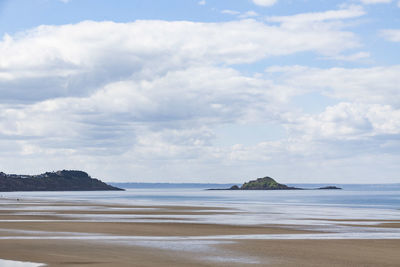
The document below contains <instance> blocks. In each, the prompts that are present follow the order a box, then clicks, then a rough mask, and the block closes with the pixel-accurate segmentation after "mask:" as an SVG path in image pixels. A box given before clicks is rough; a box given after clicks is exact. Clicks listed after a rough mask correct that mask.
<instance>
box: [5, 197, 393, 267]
mask: <svg viewBox="0 0 400 267" xmlns="http://www.w3.org/2000/svg"><path fill="white" fill-rule="evenodd" d="M237 212H238V211H236V210H232V209H227V208H223V207H221V208H216V207H193V206H132V205H130V206H129V205H111V204H109V205H108V204H104V205H103V204H96V203H89V202H85V203H82V202H70V203H68V202H57V201H49V200H43V201H39V200H35V201H30V200H21V199H20V200H16V199H9V198H8V199H1V200H0V258H1V259H6V260H15V261H28V262H36V263H42V264H44V266H398V264H399V263H400V254H399V253H398V251H399V250H400V239H397V238H393V239H392V238H386V239H378V238H374V239H350V238H345V239H341V238H331V239H329V238H327V239H325V238H324V235H326V234H327V233H326V232H324V231H321V228H315V229H312V227H311V228H310V227H308V228H307V229H304V227H302V226H301V225H299V226H297V227H293V225H290V226H289V225H285V224H281V225H278V224H271V225H268V224H265V223H264V224H260V225H240V224H236V225H235V224H225V223H224V222H223V221H221V222H218V223H215V224H212V223H204V222H201V221H200V222H198V223H195V222H194V221H193V216H194V217H196V216H199V215H202V216H218V215H226V214H235V213H237ZM318 220H322V219H318ZM327 222H328V220H327ZM346 222H347V223H348V222H352V223H353V224H351V225H350V226H348V227H354V228H357V229H365V228H368V227H374V228H375V227H380V228H381V229H383V230H385V229H391V228H394V229H396V228H398V225H399V223H400V222H399V221H393V220H391V221H387V220H383V221H382V222H376V221H374V225H363V224H362V225H357V222H360V221H357V220H354V221H351V220H349V219H344V220H337V221H335V223H337V224H338V225H343V224H346ZM330 223H332V221H331V222H330ZM321 234H322V236H321ZM328 234H329V233H328ZM313 237H315V238H313ZM287 238H288V239H287Z"/></svg>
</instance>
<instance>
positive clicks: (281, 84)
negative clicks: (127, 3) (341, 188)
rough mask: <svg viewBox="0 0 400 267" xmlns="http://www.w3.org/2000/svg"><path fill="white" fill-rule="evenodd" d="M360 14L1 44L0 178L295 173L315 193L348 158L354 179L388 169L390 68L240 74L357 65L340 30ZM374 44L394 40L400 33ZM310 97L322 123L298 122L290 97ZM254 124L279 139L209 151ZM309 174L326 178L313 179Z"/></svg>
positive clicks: (40, 35) (22, 36) (391, 148)
mask: <svg viewBox="0 0 400 267" xmlns="http://www.w3.org/2000/svg"><path fill="white" fill-rule="evenodd" d="M275 2H276V1H254V3H255V4H258V5H262V6H268V5H272V4H274V3H275ZM364 14H365V11H364V9H363V8H361V7H359V6H348V7H346V8H342V9H339V10H332V11H326V12H317V13H305V14H299V15H294V16H281V17H276V16H272V17H268V18H267V19H266V21H264V22H261V21H257V20H254V19H247V20H239V21H231V22H220V23H199V22H188V21H161V20H154V21H149V20H147V21H144V20H143V21H135V22H131V23H115V22H94V21H84V22H81V23H77V24H69V25H61V26H40V27H37V28H34V29H31V30H28V31H25V32H20V33H18V34H15V35H12V36H10V35H5V36H4V37H3V39H2V41H1V42H0V136H1V137H2V138H1V141H0V145H1V147H2V152H0V153H1V154H2V155H3V157H6V155H7V157H6V158H7V159H5V160H4V161H3V162H2V164H3V165H2V166H0V167H5V166H7V168H8V169H9V170H11V171H13V170H21V166H19V163H18V162H21V158H22V159H23V160H24V161H25V163H26V164H25V166H26V167H25V168H26V169H25V171H26V172H32V170H46V169H48V166H49V164H50V165H51V166H54V168H55V169H58V168H83V169H86V170H88V171H89V172H91V173H93V175H94V176H98V177H100V178H102V177H106V176H113V177H115V178H117V179H118V178H120V179H122V178H125V177H137V174H138V173H139V174H140V176H141V177H143V179H145V178H148V177H153V178H159V177H160V176H161V175H163V176H164V177H166V178H171V177H174V178H177V179H179V178H193V179H197V180H200V179H203V178H204V179H205V180H207V177H209V178H210V179H209V180H208V181H210V180H212V178H214V177H227V178H226V179H227V180H225V181H232V180H235V179H239V178H240V177H243V175H244V174H246V175H248V176H257V175H259V174H260V173H264V172H266V171H269V172H270V173H271V175H274V174H275V175H279V176H287V177H293V175H296V173H299V171H300V170H301V173H309V174H310V173H312V174H310V175H309V177H310V178H312V179H316V178H318V175H321V174H322V173H325V175H326V173H329V172H330V171H331V170H335V169H337V168H338V166H342V167H343V169H344V170H346V166H347V165H346V158H348V157H354V159H355V160H357V164H360V165H362V164H365V163H368V162H369V161H373V160H374V159H376V158H380V160H382V163H381V164H382V166H384V165H385V164H386V163H387V161H391V160H393V159H397V158H398V156H399V155H398V150H396V148H397V147H398V146H399V144H398V141H397V140H399V139H398V137H399V135H400V130H399V129H400V106H399V103H400V98H399V97H400V94H398V90H399V89H398V84H400V80H399V76H398V73H399V71H400V67H399V66H386V67H364V68H344V67H342V68H330V67H327V68H317V67H307V66H300V65H299V66H293V65H289V66H273V67H268V68H267V69H266V71H265V72H263V73H252V74H246V73H245V72H244V71H240V66H241V65H242V66H243V65H244V66H249V65H251V64H253V63H257V62H260V61H262V60H269V59H271V60H273V59H276V58H278V57H286V56H293V55H297V54H301V53H309V54H312V55H316V56H318V57H322V58H330V59H338V58H344V57H346V56H345V55H346V54H348V53H353V54H352V55H355V57H357V59H358V58H359V57H360V56H361V57H362V58H365V57H367V56H366V55H365V52H362V51H358V50H357V49H359V48H362V44H361V42H360V40H359V38H358V37H357V36H356V35H355V34H354V33H352V32H351V31H349V30H347V29H346V23H344V21H345V20H349V19H353V18H358V17H361V16H363V15H364ZM383 34H385V36H387V38H388V39H390V40H392V41H393V40H395V38H392V37H393V36H395V34H396V32H392V31H389V32H388V31H385V32H384V33H383ZM389 36H392V37H389ZM362 53H364V54H362ZM357 55H358V56H357ZM238 66H239V67H238ZM313 93H317V94H320V95H322V96H324V97H326V98H329V99H331V100H333V101H334V102H335V103H334V104H332V105H330V106H327V107H326V108H324V109H323V111H321V112H319V113H309V112H306V111H304V110H302V107H301V106H298V105H297V104H296V97H300V96H304V95H307V94H313ZM254 124H257V125H263V127H264V128H265V129H268V128H269V127H278V128H279V129H281V130H282V131H284V132H286V135H285V136H281V137H280V138H275V139H274V140H271V139H269V138H268V137H265V139H264V140H262V141H257V142H253V143H252V144H242V143H240V142H235V143H230V144H224V145H221V144H219V143H218V142H219V140H221V139H224V136H221V135H220V133H219V132H218V129H219V128H220V127H221V126H227V125H228V126H229V125H239V126H240V127H243V128H247V129H249V132H252V131H253V125H254ZM254 129H255V128H254ZM229 134H232V135H235V134H238V133H229ZM246 138H248V139H251V136H247V137H246ZM354 147H356V148H357V149H354ZM366 150H369V151H373V153H371V154H366V153H365V151H366ZM382 155H385V156H384V157H382ZM16 159H19V160H18V161H16ZM383 161H385V162H383ZM288 164H291V168H287V165H288ZM318 165H319V166H322V165H323V167H321V169H320V170H321V172H317V173H313V170H314V168H315V166H318ZM268 166H271V168H270V170H268ZM322 170H323V171H324V172H322ZM396 170H398V169H395V170H394V171H393V172H395V171H396ZM371 173H373V172H371ZM353 175H354V173H353V172H351V171H349V172H348V173H347V176H346V175H344V176H346V177H352V176H353ZM334 177H335V175H333V174H332V175H327V176H326V177H324V178H327V179H328V178H329V179H333V178H334ZM139 178H140V177H139ZM295 178H296V177H295ZM221 181H222V180H221Z"/></svg>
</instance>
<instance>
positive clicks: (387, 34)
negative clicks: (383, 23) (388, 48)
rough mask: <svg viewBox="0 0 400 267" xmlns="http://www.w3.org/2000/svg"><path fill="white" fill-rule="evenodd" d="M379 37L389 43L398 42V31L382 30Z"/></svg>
mask: <svg viewBox="0 0 400 267" xmlns="http://www.w3.org/2000/svg"><path fill="white" fill-rule="evenodd" d="M381 35H382V36H383V37H384V38H385V39H387V40H389V41H391V42H400V29H388V30H382V31H381Z"/></svg>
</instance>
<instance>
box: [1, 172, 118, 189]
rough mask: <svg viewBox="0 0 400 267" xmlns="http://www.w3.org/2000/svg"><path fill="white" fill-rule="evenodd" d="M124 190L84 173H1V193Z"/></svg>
mask: <svg viewBox="0 0 400 267" xmlns="http://www.w3.org/2000/svg"><path fill="white" fill-rule="evenodd" d="M102 190H124V189H121V188H118V187H114V186H111V185H108V184H106V183H104V182H102V181H100V180H98V179H94V178H92V177H90V176H89V175H88V174H87V173H86V172H83V171H70V170H62V171H57V172H46V173H43V174H40V175H18V174H5V173H3V172H0V191H1V192H10V191H102Z"/></svg>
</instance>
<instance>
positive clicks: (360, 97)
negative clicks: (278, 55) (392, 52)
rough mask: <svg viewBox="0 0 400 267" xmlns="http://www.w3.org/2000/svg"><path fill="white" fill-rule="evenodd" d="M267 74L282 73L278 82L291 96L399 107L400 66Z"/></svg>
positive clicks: (293, 69) (275, 70) (289, 70)
mask: <svg viewBox="0 0 400 267" xmlns="http://www.w3.org/2000/svg"><path fill="white" fill-rule="evenodd" d="M267 72H269V73H280V74H281V76H279V75H277V77H279V79H278V80H277V81H276V83H284V84H285V86H286V87H285V88H287V89H286V90H288V91H289V92H290V93H291V94H292V95H295V94H302V93H305V92H312V91H314V92H320V93H323V94H325V95H327V96H330V97H333V98H336V99H345V100H347V101H354V102H363V103H370V104H390V105H392V106H396V107H400V105H399V103H400V93H399V87H398V84H400V76H399V75H398V73H399V72H400V66H398V65H395V66H388V67H371V68H353V69H347V68H328V69H319V68H309V67H304V66H286V67H271V68H268V69H267ZM290 88H291V89H290ZM290 90H291V91H290Z"/></svg>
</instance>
